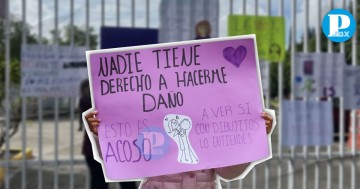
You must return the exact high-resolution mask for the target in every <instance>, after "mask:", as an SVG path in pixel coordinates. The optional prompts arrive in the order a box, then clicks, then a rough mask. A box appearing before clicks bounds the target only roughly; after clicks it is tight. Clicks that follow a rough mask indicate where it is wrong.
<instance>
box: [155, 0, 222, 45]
mask: <svg viewBox="0 0 360 189" xmlns="http://www.w3.org/2000/svg"><path fill="white" fill-rule="evenodd" d="M160 22H161V24H160V29H159V42H160V43H164V42H173V41H184V40H192V39H205V38H210V37H218V24H219V1H218V0H196V1H194V0H162V1H161V4H160Z"/></svg>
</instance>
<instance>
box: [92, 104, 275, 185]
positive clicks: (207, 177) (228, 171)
mask: <svg viewBox="0 0 360 189" xmlns="http://www.w3.org/2000/svg"><path fill="white" fill-rule="evenodd" d="M97 114H98V112H97V111H92V112H90V113H89V114H87V115H86V116H85V118H86V121H87V122H88V125H89V128H90V130H91V132H93V133H94V134H95V135H97V134H98V126H99V123H100V120H99V119H98V118H96V115H97ZM261 117H262V118H263V119H265V125H266V133H267V134H269V133H270V131H271V129H272V123H273V118H272V117H271V116H270V115H269V114H268V113H266V112H263V113H262V114H261ZM249 165H250V163H244V164H240V165H233V166H229V167H223V168H216V169H205V170H199V171H190V172H185V173H178V174H171V175H163V176H157V177H150V178H147V179H146V180H145V181H144V182H143V183H142V185H141V186H140V188H141V189H215V188H216V187H217V185H216V175H218V176H220V177H222V178H224V179H226V180H232V179H235V178H236V177H238V176H240V175H241V174H242V173H243V172H244V171H245V169H246V168H247V167H248V166H249ZM99 179H103V178H99Z"/></svg>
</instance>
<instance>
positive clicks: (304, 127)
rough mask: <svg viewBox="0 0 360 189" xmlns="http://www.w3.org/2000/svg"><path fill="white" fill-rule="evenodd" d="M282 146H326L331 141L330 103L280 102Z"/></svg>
mask: <svg viewBox="0 0 360 189" xmlns="http://www.w3.org/2000/svg"><path fill="white" fill-rule="evenodd" d="M281 108H282V116H281V120H282V145H283V146H327V145H331V144H332V139H333V113H332V102H331V101H300V100H297V101H290V100H283V101H282V107H281Z"/></svg>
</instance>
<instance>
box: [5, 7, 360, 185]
mask: <svg viewBox="0 0 360 189" xmlns="http://www.w3.org/2000/svg"><path fill="white" fill-rule="evenodd" d="M49 1H50V0H49ZM53 1H54V9H53V10H52V11H53V12H54V20H53V21H52V23H53V24H54V35H55V36H58V35H59V33H58V31H59V3H63V2H64V1H59V0H53ZM94 1H95V0H94ZM94 1H93V0H84V2H83V3H84V5H85V6H84V7H81V9H85V23H84V24H85V27H86V30H87V31H89V28H90V27H91V26H92V24H91V21H90V11H89V10H90V6H91V3H93V2H94ZM108 1H109V0H101V3H100V4H101V6H100V7H99V8H100V17H101V25H109V24H108V23H106V22H105V19H106V16H107V15H109V14H113V15H114V16H116V23H115V25H116V26H123V25H124V24H123V23H122V19H121V17H122V15H123V14H124V13H122V11H123V9H122V7H121V3H123V2H124V1H127V2H128V3H129V4H130V7H131V10H124V11H125V12H126V14H130V18H131V20H130V26H131V27H136V26H138V25H137V24H136V23H137V21H138V20H139V18H137V16H136V15H137V14H136V12H137V11H140V12H142V13H143V14H144V15H145V20H143V19H141V23H142V24H144V23H145V25H143V26H142V27H158V26H151V22H150V17H155V18H156V19H159V18H158V17H159V15H158V12H154V11H152V9H151V8H153V7H155V6H159V2H160V1H158V0H156V1H155V0H153V1H151V0H113V1H112V3H114V4H115V5H116V7H115V9H114V10H115V12H111V11H107V10H105V8H106V6H105V5H106V3H107V2H108ZM339 1H341V7H342V8H344V9H346V8H347V7H349V5H350V3H352V7H353V15H354V17H355V18H356V17H357V15H356V11H357V10H356V7H357V3H358V1H357V0H337V1H333V0H327V1H322V0H315V2H316V3H317V7H318V10H316V11H315V12H316V15H313V16H312V17H311V18H309V9H310V8H311V7H309V2H310V1H309V0H302V1H299V0H298V1H296V0H291V1H290V0H289V1H288V0H286V1H285V0H254V1H247V0H238V1H237V0H219V2H220V6H221V7H226V9H227V12H226V13H223V11H220V14H226V15H227V14H255V15H258V14H259V7H260V3H261V4H266V7H267V8H266V11H265V12H266V14H267V15H273V16H276V15H277V16H284V15H285V14H284V11H285V10H287V11H290V12H291V18H286V19H287V23H290V24H287V28H288V27H290V28H291V34H290V37H291V39H290V44H289V48H290V50H291V64H292V65H293V63H294V54H295V53H296V40H297V38H296V36H297V33H296V32H297V29H296V28H297V27H303V28H304V32H303V40H304V43H303V51H304V52H308V51H309V43H308V32H307V31H308V29H309V19H316V25H315V26H316V27H315V33H316V52H321V48H320V47H321V46H320V45H321V43H324V41H321V35H322V34H321V27H320V26H321V19H322V18H323V14H322V12H324V11H325V12H327V11H328V10H323V7H326V6H324V4H328V3H330V8H331V9H332V8H334V2H337V3H339ZM7 2H8V3H7V4H6V18H7V19H5V30H4V31H5V32H4V39H5V64H6V72H5V92H6V95H5V118H4V120H3V121H4V122H5V125H6V130H7V131H8V130H9V129H10V121H11V120H10V111H11V110H10V102H9V99H10V96H11V95H10V88H11V86H10V53H11V52H10V48H11V44H10V32H11V31H10V12H9V7H10V4H11V3H14V2H15V1H9V0H8V1H7ZM19 2H20V0H19ZM250 2H251V3H250ZM30 4H31V5H33V4H37V5H38V20H39V22H38V24H37V26H38V32H37V35H38V39H39V40H38V43H39V44H41V40H40V39H42V38H43V25H44V24H43V20H44V18H43V11H44V10H43V0H37V1H36V0H31V1H26V0H22V2H21V5H22V10H21V13H22V21H23V22H24V23H26V21H27V19H28V18H27V16H26V15H27V11H28V10H29V7H28V6H29V5H30ZM69 5H70V7H69V15H70V16H69V17H70V23H69V24H70V26H73V25H74V18H75V14H74V13H75V10H74V0H69ZM139 5H141V6H142V7H143V9H141V10H140V9H139V8H137V7H138V6H139ZM249 5H253V6H254V9H253V10H254V12H249V10H248V8H249ZM288 6H290V7H288ZM298 6H302V8H303V9H304V11H305V12H304V14H303V16H304V18H302V19H304V24H303V25H301V26H299V25H298V24H297V19H298V15H297V8H298ZM32 7H33V6H32ZM236 7H241V10H238V9H237V8H236ZM274 7H276V8H277V9H274ZM272 10H278V13H277V14H274V11H272ZM143 21H145V22H143ZM125 22H127V21H125ZM126 24H127V23H125V25H126ZM140 25H141V24H140ZM25 27H26V25H25V24H24V26H23V35H22V44H24V45H26V44H27V40H26V33H25V31H26V29H25ZM219 27H224V23H220V26H219ZM71 31H72V32H71V35H70V36H71V41H70V43H71V45H74V31H73V30H71ZM354 36H357V35H356V34H355V35H354ZM89 37H90V36H89V32H87V33H86V46H87V47H89V46H90V44H89V43H90V42H89ZM58 43H59V41H58V40H57V38H56V37H55V41H54V44H55V45H56V44H58ZM326 43H327V44H328V48H327V51H328V52H333V51H334V48H333V44H332V43H331V42H330V41H327V42H326ZM357 43H358V42H357V38H356V37H353V38H352V47H351V49H352V64H353V65H356V62H357V57H356V54H357V52H358V50H357ZM340 52H345V45H344V43H341V44H340ZM277 66H278V73H279V74H278V81H279V83H278V86H279V87H278V89H279V90H278V99H279V100H278V103H277V105H278V106H279V107H281V99H283V98H284V95H283V87H284V79H283V78H284V65H283V64H282V63H281V62H279V63H278V64H277ZM292 68H294V66H292ZM292 73H294V70H292ZM1 74H3V73H1ZM269 77H270V74H269ZM269 79H270V78H269ZM269 89H270V87H269ZM44 98H45V97H38V98H37V99H36V102H37V107H38V108H37V117H36V119H34V120H33V122H32V123H29V121H28V115H29V112H28V111H27V106H28V104H29V101H30V99H29V98H26V97H22V101H21V103H22V113H21V132H20V133H19V135H18V137H19V140H20V141H18V144H19V145H20V144H21V149H22V153H23V154H26V152H27V151H26V150H27V148H29V147H30V148H36V149H37V154H35V155H36V156H37V158H35V159H32V160H28V159H27V158H26V156H25V155H23V156H22V159H21V160H20V161H12V160H11V157H10V152H11V151H10V149H11V145H13V144H12V143H11V141H13V140H14V139H13V140H9V137H7V138H6V141H7V142H6V146H5V159H4V161H2V162H1V163H0V168H1V167H3V168H5V172H4V173H5V179H4V186H3V187H4V188H5V189H9V188H16V187H21V188H29V187H30V185H29V183H30V182H32V183H34V182H35V183H36V186H33V187H37V188H39V189H41V188H47V187H48V186H47V185H45V183H46V182H47V181H46V180H45V179H44V177H45V176H48V175H47V174H48V172H46V173H45V170H46V169H47V168H49V169H51V170H52V172H50V173H52V174H53V180H52V186H53V188H59V186H60V183H59V182H60V180H59V174H60V172H61V170H62V169H64V168H63V167H66V170H65V172H66V173H67V174H68V179H66V182H67V183H68V186H67V187H66V188H76V187H78V185H80V186H81V187H85V186H88V185H87V184H86V183H87V181H88V179H85V181H79V180H76V179H75V172H76V171H75V170H74V168H75V167H76V166H78V165H84V160H83V158H82V157H81V155H80V153H79V152H78V151H75V150H76V149H75V148H74V147H75V146H76V145H75V144H76V143H78V141H77V140H75V139H77V138H76V136H78V135H79V134H77V133H75V125H77V118H75V117H76V113H75V104H76V103H75V101H76V99H75V98H70V99H68V100H69V102H70V103H69V104H70V106H69V107H68V112H69V113H68V114H67V115H66V117H65V120H70V121H66V122H62V121H63V119H62V118H61V117H60V116H59V115H60V113H59V101H60V100H61V99H60V98H54V111H53V112H54V117H52V118H51V119H49V118H46V119H45V118H44V111H43V107H44V105H43V102H44ZM291 98H292V99H294V96H291ZM33 100H34V99H31V101H33ZM339 101H340V111H339V117H340V122H339V125H340V131H339V133H334V134H335V135H337V136H339V141H338V142H334V144H333V145H331V146H327V147H320V146H316V147H306V146H304V147H291V148H287V147H283V146H282V145H281V140H282V139H281V121H280V120H281V119H280V118H281V115H282V114H281V109H279V111H278V112H277V118H278V119H279V120H278V125H277V126H276V128H275V131H274V132H273V136H272V145H273V158H272V159H271V160H269V161H267V162H265V163H262V164H260V165H258V166H256V167H255V168H254V169H253V170H252V171H251V173H249V175H248V176H247V177H246V178H245V179H244V180H240V181H233V182H229V183H223V186H224V188H254V189H255V188H266V189H268V188H289V189H292V188H304V189H305V188H315V189H319V188H351V189H356V188H359V187H360V183H359V182H360V179H359V174H358V172H359V168H360V165H359V155H360V152H359V151H357V150H356V149H357V146H356V113H355V110H353V111H352V113H351V120H352V122H351V128H350V129H351V130H352V132H351V135H352V136H351V139H352V143H351V144H352V145H351V148H346V144H345V142H346V141H345V137H346V135H347V134H346V133H345V127H347V125H345V124H344V123H345V122H344V108H343V98H340V99H339ZM266 106H267V107H270V90H269V93H267V94H266ZM30 113H33V112H30ZM64 125H66V126H64ZM31 126H32V127H37V130H36V129H32V132H33V131H36V133H35V135H36V140H37V141H36V142H34V141H30V140H27V139H28V138H29V136H30V135H32V134H34V133H31V134H29V132H28V131H29V130H28V129H29V128H30V127H31ZM45 126H46V127H48V128H50V129H49V130H50V131H51V132H50V133H51V135H52V137H53V144H51V145H53V146H52V147H49V144H46V142H45V140H44V138H45V137H49V133H44V131H46V129H47V128H45ZM64 130H66V132H65V131H64ZM64 133H65V134H64ZM7 136H8V135H7ZM81 136H82V135H80V139H79V140H82V139H81ZM59 137H60V138H59ZM64 137H67V139H66V140H65V141H66V142H67V144H68V148H66V149H67V150H69V151H67V152H66V153H65V154H66V156H65V157H64V156H61V150H63V149H62V148H61V142H60V141H64ZM46 141H49V140H46ZM29 144H30V145H29ZM35 144H37V146H36V145H35ZM31 145H35V146H31ZM46 145H47V146H48V148H50V149H51V148H53V150H52V151H51V152H50V153H49V154H51V156H53V158H49V156H47V158H44V154H45V153H47V152H44V146H46ZM29 168H32V169H34V170H37V171H36V172H31V173H30V174H37V176H36V177H35V178H37V181H34V180H30V179H29ZM14 170H15V171H14ZM15 174H17V175H19V174H20V178H21V179H20V183H13V182H11V181H12V179H14V175H15ZM45 174H46V175H45ZM82 178H88V176H84V177H82ZM79 183H80V184H79ZM62 187H64V186H62Z"/></svg>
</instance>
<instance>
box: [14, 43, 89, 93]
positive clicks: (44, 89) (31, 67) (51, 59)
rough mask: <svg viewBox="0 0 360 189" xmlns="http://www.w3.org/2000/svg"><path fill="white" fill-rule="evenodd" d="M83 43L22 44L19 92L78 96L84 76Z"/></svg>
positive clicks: (85, 76)
mask: <svg viewBox="0 0 360 189" xmlns="http://www.w3.org/2000/svg"><path fill="white" fill-rule="evenodd" d="M85 51H86V48H85V47H71V46H54V45H23V46H22V51H21V95H22V96H58V97H60V96H78V95H79V91H80V83H81V81H82V80H83V79H86V78H87V68H86V59H85Z"/></svg>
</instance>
